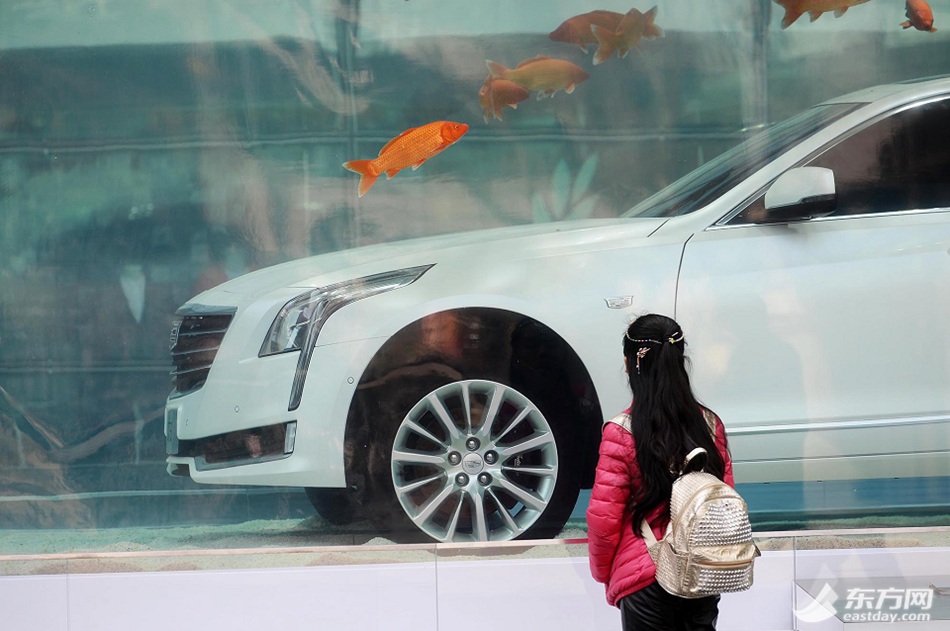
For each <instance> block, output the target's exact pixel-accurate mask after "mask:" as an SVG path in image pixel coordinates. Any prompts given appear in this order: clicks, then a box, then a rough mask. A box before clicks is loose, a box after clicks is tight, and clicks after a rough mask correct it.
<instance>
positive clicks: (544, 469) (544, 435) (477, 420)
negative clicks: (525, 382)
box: [358, 377, 579, 542]
mask: <svg viewBox="0 0 950 631" xmlns="http://www.w3.org/2000/svg"><path fill="white" fill-rule="evenodd" d="M390 385H391V386H392V388H393V392H394V393H398V395H395V398H394V399H389V400H388V401H387V402H384V403H383V402H381V403H382V407H381V409H379V410H378V412H377V413H379V414H380V415H381V416H378V417H377V419H379V420H383V419H384V418H385V428H383V427H381V428H379V429H380V430H381V431H378V432H375V433H374V435H372V436H371V437H369V438H368V441H367V443H366V450H365V451H366V456H367V458H366V459H365V460H364V461H363V469H362V472H361V474H360V475H359V476H358V477H359V478H360V479H361V482H362V488H363V490H364V493H363V506H364V509H365V513H366V515H367V517H368V518H369V519H370V520H371V521H372V522H373V523H374V525H375V526H376V528H377V530H379V531H380V532H381V533H383V534H385V535H387V536H389V537H390V538H391V539H393V540H395V541H400V542H420V541H432V540H435V541H440V542H458V541H506V540H510V539H533V538H550V537H553V536H556V535H557V534H558V533H559V532H560V531H561V529H562V528H563V526H564V524H565V523H566V522H567V519H568V518H569V517H570V514H571V511H572V510H573V508H574V505H575V503H576V502H577V496H578V492H579V483H578V475H577V464H578V455H577V454H575V453H572V451H571V449H570V447H571V445H572V444H573V443H574V441H573V440H572V437H573V431H572V428H571V426H570V425H569V424H568V422H567V419H566V418H564V417H563V416H562V415H559V414H557V411H556V410H550V409H548V406H546V405H545V402H544V401H535V400H533V399H532V398H531V397H529V396H528V395H526V394H524V393H522V392H520V391H519V390H517V389H515V388H514V387H512V386H511V385H509V384H506V383H502V382H499V381H494V380H488V379H457V380H445V379H433V378H432V377H429V378H414V379H412V378H407V379H399V380H396V381H394V382H392V383H391V384H390ZM465 401H467V402H468V404H467V405H466V404H465V403H464V402H465ZM466 409H467V410H468V411H469V412H468V414H466V412H465V410H466ZM396 410H400V411H399V412H396ZM387 412H388V413H387Z"/></svg>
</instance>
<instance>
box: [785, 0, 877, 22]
mask: <svg viewBox="0 0 950 631" xmlns="http://www.w3.org/2000/svg"><path fill="white" fill-rule="evenodd" d="M772 1H773V2H775V3H776V4H778V5H779V6H781V7H782V8H783V9H785V17H783V18H782V28H788V27H789V26H791V25H792V23H794V22H795V20H797V19H798V18H800V17H801V16H802V15H803V14H805V13H807V14H808V17H809V19H810V20H811V21H812V22H814V21H815V20H817V19H818V18H820V17H821V14H822V13H827V12H828V11H834V12H835V17H836V18H840V17H841V16H842V15H844V14H845V11H847V10H848V7H853V6H857V5H859V4H864V3H865V2H867V1H868V0H772Z"/></svg>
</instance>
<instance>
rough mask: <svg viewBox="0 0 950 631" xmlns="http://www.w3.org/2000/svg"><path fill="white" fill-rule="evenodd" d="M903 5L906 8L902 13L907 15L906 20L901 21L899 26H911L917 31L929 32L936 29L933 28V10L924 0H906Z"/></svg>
mask: <svg viewBox="0 0 950 631" xmlns="http://www.w3.org/2000/svg"><path fill="white" fill-rule="evenodd" d="M905 6H906V7H907V10H906V11H905V12H904V15H906V16H907V21H906V22H901V26H903V27H904V28H910V27H912V26H913V27H914V28H915V29H917V30H918V31H927V32H930V33H933V32H934V31H936V30H937V29H935V28H934V12H933V11H932V10H931V9H930V5H929V4H927V1H926V0H907V3H906V5H905Z"/></svg>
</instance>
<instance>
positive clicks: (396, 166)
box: [343, 121, 468, 197]
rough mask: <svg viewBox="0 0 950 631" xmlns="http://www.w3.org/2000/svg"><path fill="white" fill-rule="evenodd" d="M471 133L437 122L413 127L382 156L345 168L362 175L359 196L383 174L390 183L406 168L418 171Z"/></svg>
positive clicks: (461, 126)
mask: <svg viewBox="0 0 950 631" xmlns="http://www.w3.org/2000/svg"><path fill="white" fill-rule="evenodd" d="M467 131H468V125H466V124H465V123H453V122H452V121H435V122H433V123H428V124H426V125H422V126H421V127H413V128H411V129H407V130H406V131H404V132H402V133H401V134H399V135H398V136H396V137H395V138H393V139H392V140H390V141H389V142H387V143H386V144H385V146H383V148H382V149H380V150H379V156H378V157H376V158H374V159H372V160H350V161H349V162H344V163H343V168H345V169H349V170H350V171H353V172H354V173H359V174H360V184H359V196H360V197H362V196H363V195H365V194H366V191H368V190H369V189H370V187H372V186H373V184H374V183H375V182H376V178H378V177H379V176H380V175H381V174H383V173H385V174H386V179H391V178H392V177H393V176H394V175H396V174H397V173H399V172H400V171H401V170H403V169H405V168H406V167H410V166H411V167H412V169H413V170H416V169H418V168H419V167H421V166H422V164H423V163H424V162H425V161H426V160H428V159H429V158H431V157H432V156H434V155H436V154H437V153H441V152H442V151H445V149H447V148H448V147H450V146H451V145H453V144H454V143H455V142H456V141H457V140H458V139H459V138H461V137H462V136H463V135H465V132H467Z"/></svg>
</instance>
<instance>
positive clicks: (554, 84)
mask: <svg viewBox="0 0 950 631" xmlns="http://www.w3.org/2000/svg"><path fill="white" fill-rule="evenodd" d="M485 63H486V64H487V65H488V71H489V72H490V73H491V76H492V77H493V78H494V79H505V80H507V81H513V82H514V83H517V84H518V85H520V86H521V87H523V88H525V89H528V90H532V91H534V92H537V93H538V98H539V99H540V98H541V97H544V96H554V93H555V92H557V91H558V90H564V91H565V92H567V93H568V94H570V93H571V92H573V91H574V87H575V86H576V85H577V84H578V83H583V82H584V81H587V80H588V79H589V78H590V75H589V74H587V71H585V70H584V69H583V68H581V67H580V66H576V65H574V64H572V63H571V62H569V61H566V60H564V59H552V58H551V57H545V56H544V55H538V56H537V57H532V58H531V59H526V60H524V61H522V62H521V63H520V64H518V65H517V66H515V68H514V69H511V68H506V67H504V66H502V65H501V64H498V63H495V62H494V61H489V60H486V61H485Z"/></svg>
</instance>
